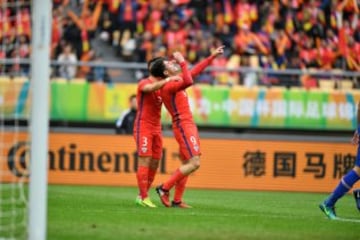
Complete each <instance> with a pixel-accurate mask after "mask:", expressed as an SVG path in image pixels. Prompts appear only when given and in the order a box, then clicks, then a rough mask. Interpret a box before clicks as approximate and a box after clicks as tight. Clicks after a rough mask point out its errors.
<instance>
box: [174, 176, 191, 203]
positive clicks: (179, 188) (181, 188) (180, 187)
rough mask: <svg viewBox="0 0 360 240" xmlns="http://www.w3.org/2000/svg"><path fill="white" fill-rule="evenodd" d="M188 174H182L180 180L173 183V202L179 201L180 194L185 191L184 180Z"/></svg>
mask: <svg viewBox="0 0 360 240" xmlns="http://www.w3.org/2000/svg"><path fill="white" fill-rule="evenodd" d="M188 177H189V176H184V177H183V178H182V179H181V180H180V181H178V182H177V183H176V185H175V194H174V202H181V201H182V196H183V194H184V191H185V187H186V182H187V180H188Z"/></svg>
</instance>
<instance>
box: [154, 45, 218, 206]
mask: <svg viewBox="0 0 360 240" xmlns="http://www.w3.org/2000/svg"><path fill="white" fill-rule="evenodd" d="M223 52H224V46H221V47H219V48H217V49H216V50H215V51H214V52H213V53H212V54H211V56H209V57H208V58H207V59H205V60H204V61H202V62H201V63H199V64H198V65H196V66H195V67H194V68H193V69H192V71H191V72H190V71H189V70H188V69H187V64H186V61H185V59H184V57H183V56H182V55H181V53H179V52H175V53H174V54H173V57H174V59H175V61H176V63H177V64H176V63H174V62H173V61H167V60H165V59H158V60H156V61H154V63H153V65H152V68H151V69H150V72H151V75H152V76H154V77H159V78H167V77H174V76H177V75H179V67H178V65H180V67H181V70H182V73H181V77H182V79H183V80H182V81H172V82H171V83H168V84H166V85H165V86H164V87H163V88H161V90H160V94H161V98H162V100H163V103H164V105H165V107H166V109H167V110H168V112H169V113H170V115H171V118H172V128H173V132H174V136H175V139H176V141H177V142H178V144H179V148H180V149H179V151H180V158H181V159H182V162H183V164H182V165H181V166H180V167H179V168H178V169H176V171H175V172H174V173H173V175H172V176H171V177H170V178H169V179H168V180H167V181H166V182H165V183H163V184H161V185H160V186H158V187H157V188H156V192H157V193H158V195H159V196H160V200H161V202H162V203H163V205H164V206H166V207H171V206H172V207H180V208H190V206H189V205H187V204H186V203H185V202H183V201H182V196H183V193H184V190H185V186H186V182H187V179H188V176H189V175H190V174H191V173H192V172H194V171H196V170H197V169H198V168H199V167H200V155H201V151H200V141H199V134H198V130H197V127H196V124H195V122H194V120H193V116H192V113H191V110H190V106H189V101H188V97H187V94H186V92H185V89H186V88H188V87H189V86H191V85H192V84H193V80H192V76H196V75H197V74H199V73H200V72H201V71H202V70H204V69H205V68H206V67H207V66H208V65H209V64H210V63H211V61H212V60H213V59H214V58H215V57H216V56H218V55H220V54H222V53H223ZM174 186H176V188H175V195H174V200H173V201H172V202H170V194H169V191H170V190H171V189H172V188H173V187H174Z"/></svg>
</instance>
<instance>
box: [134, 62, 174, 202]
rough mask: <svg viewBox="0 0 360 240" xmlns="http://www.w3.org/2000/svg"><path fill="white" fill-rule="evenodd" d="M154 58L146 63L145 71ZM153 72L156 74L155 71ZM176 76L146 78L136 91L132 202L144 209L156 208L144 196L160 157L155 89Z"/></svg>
mask: <svg viewBox="0 0 360 240" xmlns="http://www.w3.org/2000/svg"><path fill="white" fill-rule="evenodd" d="M156 59H157V58H155V59H153V60H150V61H149V63H148V69H151V68H152V65H153V63H154V62H156ZM155 73H156V71H155ZM179 79H180V78H179V77H177V76H174V77H169V78H157V77H154V76H152V75H150V76H149V77H148V78H145V79H142V80H141V81H140V82H139V84H138V88H137V105H138V111H137V114H136V118H135V122H134V133H133V136H134V138H135V142H136V148H137V153H138V169H137V172H136V178H137V183H138V188H139V196H138V198H137V199H136V203H137V204H138V205H141V206H146V207H156V205H155V204H153V203H152V201H151V200H150V198H149V196H148V190H149V188H150V186H151V184H152V182H153V180H154V177H155V174H156V170H157V166H158V163H159V160H160V159H161V154H162V136H161V121H160V119H161V105H162V100H161V96H160V92H159V89H160V88H162V87H163V86H165V84H167V83H168V82H170V81H173V80H175V81H176V80H179Z"/></svg>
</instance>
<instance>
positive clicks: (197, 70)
mask: <svg viewBox="0 0 360 240" xmlns="http://www.w3.org/2000/svg"><path fill="white" fill-rule="evenodd" d="M224 47H225V46H220V47H218V48H216V49H215V50H214V51H213V52H212V53H211V55H210V56H208V57H207V58H205V59H204V60H202V61H200V62H199V63H197V64H196V65H195V66H194V67H193V68H192V69H191V71H190V73H191V76H192V77H196V76H197V75H199V74H200V73H201V72H202V71H204V70H205V68H206V67H207V66H209V65H210V64H211V62H212V61H213V60H214V59H215V58H216V57H217V56H218V55H220V54H222V53H223V52H224Z"/></svg>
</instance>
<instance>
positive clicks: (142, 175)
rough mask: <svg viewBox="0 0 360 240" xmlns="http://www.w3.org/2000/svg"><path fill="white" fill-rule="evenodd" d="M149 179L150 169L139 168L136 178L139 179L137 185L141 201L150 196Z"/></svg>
mask: <svg viewBox="0 0 360 240" xmlns="http://www.w3.org/2000/svg"><path fill="white" fill-rule="evenodd" d="M148 177H149V168H148V167H145V166H139V167H138V170H137V172H136V178H137V184H138V188H139V191H140V197H141V199H144V198H146V197H147V196H148V191H147V186H148Z"/></svg>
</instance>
